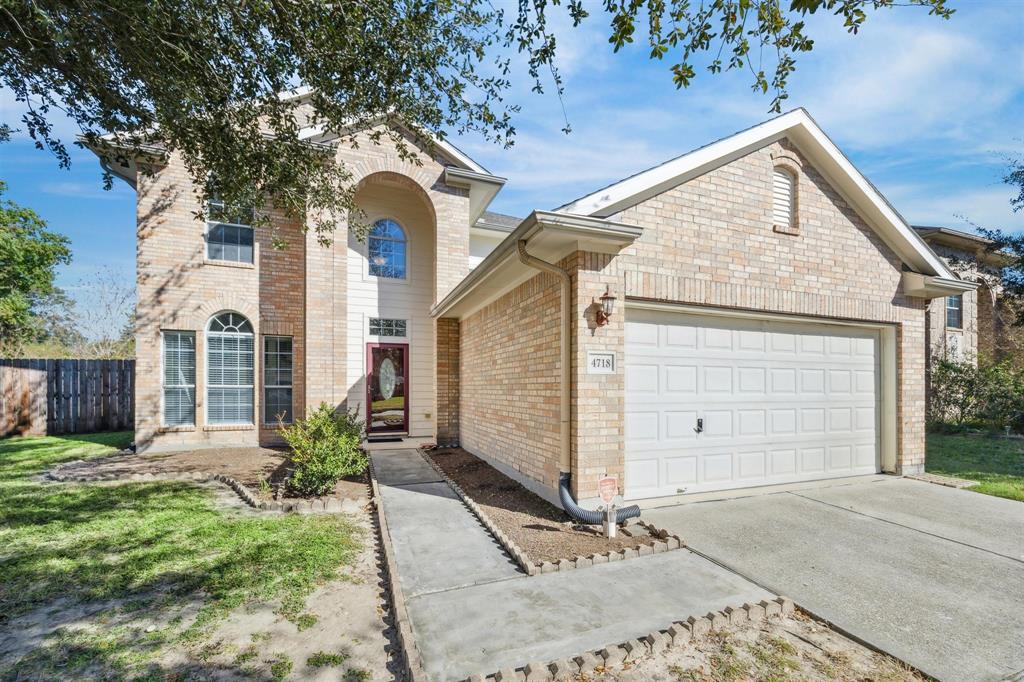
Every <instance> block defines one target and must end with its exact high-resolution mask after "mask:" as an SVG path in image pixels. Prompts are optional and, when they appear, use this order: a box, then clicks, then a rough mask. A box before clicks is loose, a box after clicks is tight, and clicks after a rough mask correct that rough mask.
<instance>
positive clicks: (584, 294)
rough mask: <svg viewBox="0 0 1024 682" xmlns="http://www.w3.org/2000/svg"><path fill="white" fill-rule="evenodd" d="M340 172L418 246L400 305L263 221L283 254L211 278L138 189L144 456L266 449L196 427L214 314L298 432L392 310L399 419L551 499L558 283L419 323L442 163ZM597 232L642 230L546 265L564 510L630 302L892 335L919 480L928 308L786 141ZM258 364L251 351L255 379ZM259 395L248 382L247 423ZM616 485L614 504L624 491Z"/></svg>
mask: <svg viewBox="0 0 1024 682" xmlns="http://www.w3.org/2000/svg"><path fill="white" fill-rule="evenodd" d="M338 155H339V160H340V161H342V162H344V163H345V164H346V166H347V167H348V168H349V170H350V171H351V172H352V173H353V180H354V182H356V183H357V185H358V186H359V187H360V191H361V192H362V194H358V193H357V197H360V196H363V197H365V201H366V202H367V212H368V214H372V215H373V216H375V217H376V216H385V215H388V214H393V215H394V216H396V219H398V220H399V222H401V221H405V222H406V223H410V222H411V223H415V224H416V230H411V231H410V232H409V234H410V235H414V236H415V239H413V237H410V242H409V243H410V244H412V245H413V246H415V248H413V249H412V251H411V252H410V256H409V257H410V258H411V259H414V263H413V265H412V266H411V269H410V272H412V273H420V274H416V275H415V276H416V278H417V279H416V281H415V282H410V286H408V287H405V289H406V293H404V294H403V293H393V292H394V291H397V290H395V289H390V288H389V286H390V285H388V286H385V285H384V284H379V285H378V284H375V283H372V282H368V280H367V278H366V276H365V273H363V272H360V271H357V270H356V269H357V268H360V267H362V265H361V264H364V262H365V260H366V255H365V253H363V252H362V251H361V250H360V249H361V247H360V246H359V244H358V243H355V242H353V241H352V240H347V239H337V240H335V242H334V243H333V244H332V245H331V246H329V247H323V246H321V245H319V244H318V243H317V241H316V236H315V234H314V232H313V231H312V230H310V231H308V232H304V231H303V227H304V226H303V225H299V224H294V223H289V222H287V221H286V220H285V219H284V217H283V216H275V217H274V218H275V224H276V225H277V227H278V228H279V230H280V231H281V235H282V236H283V237H285V239H286V240H287V241H288V243H289V248H288V249H287V250H284V251H274V250H273V249H272V248H271V245H270V243H269V236H268V235H264V234H262V233H259V234H258V235H257V249H256V257H255V263H254V264H253V265H251V266H239V265H226V264H222V263H210V262H206V260H205V258H204V253H205V250H204V248H205V244H204V241H203V233H204V230H205V225H204V224H203V223H201V222H198V221H196V220H195V219H194V217H193V214H194V212H195V211H196V210H197V208H198V207H197V206H195V205H194V202H195V198H194V196H193V194H192V192H191V188H190V187H189V182H188V178H187V176H186V174H185V173H184V170H183V169H182V167H181V165H180V163H178V162H177V160H175V159H173V158H172V159H171V161H170V162H169V163H168V165H167V166H166V167H165V168H162V169H160V171H159V172H158V173H157V174H156V176H155V177H153V178H149V179H141V180H140V184H139V250H138V259H139V311H138V315H139V321H138V324H139V327H138V336H137V341H138V346H137V347H138V360H139V365H138V367H139V374H138V377H139V378H138V382H137V383H138V397H137V405H138V406H139V407H138V409H137V411H136V413H137V432H138V439H139V442H140V444H141V445H143V447H145V446H146V445H149V444H153V445H158V446H159V447H161V448H172V447H173V448H185V447H198V446H207V445H219V444H232V445H239V444H255V443H257V442H260V443H271V442H274V439H275V438H276V437H277V436H276V434H275V432H274V430H273V429H272V428H268V427H267V426H265V425H262V424H260V423H257V424H256V425H253V426H239V427H227V428H223V427H217V428H211V427H208V426H205V413H204V410H203V404H202V403H203V395H204V387H205V386H204V383H205V382H204V381H203V376H204V366H203V363H204V361H205V353H204V352H203V343H202V334H203V330H204V329H205V326H206V324H207V321H208V320H209V318H210V316H211V315H213V314H215V313H217V312H219V311H221V310H234V311H237V312H240V313H242V314H244V315H246V316H247V317H249V319H250V320H251V321H252V323H253V326H254V329H255V332H256V336H257V339H261V338H262V337H263V336H264V335H268V334H274V335H286V336H291V337H292V338H293V340H294V354H295V368H296V369H295V379H294V405H295V412H296V414H297V415H301V414H302V413H303V411H304V409H306V408H308V406H313V405H316V404H318V403H320V402H328V403H329V404H331V405H334V406H338V407H343V406H348V405H349V404H350V403H352V402H353V400H354V398H353V397H352V396H354V395H355V396H357V399H358V396H361V395H364V393H362V392H364V391H365V387H364V385H363V384H361V383H360V382H362V381H363V379H362V377H363V373H364V367H363V362H364V357H365V340H366V331H365V329H364V328H363V327H365V319H364V316H365V315H376V314H381V315H385V316H386V312H387V310H388V309H389V306H392V307H394V306H396V305H397V306H398V308H397V309H401V310H404V311H407V313H403V315H407V317H408V319H409V329H410V334H411V341H410V343H411V344H415V346H416V348H415V350H414V351H413V355H412V357H413V364H414V366H416V367H419V368H420V369H419V370H416V369H415V367H414V372H415V371H421V372H422V371H424V369H425V371H426V372H427V377H426V378H423V377H422V376H420V377H417V375H415V374H414V375H413V379H412V386H413V389H412V390H413V391H416V390H419V391H420V393H419V394H417V395H418V398H417V399H418V400H419V401H421V402H419V403H414V404H416V405H417V407H416V409H417V411H418V412H417V415H414V417H413V418H412V419H410V421H411V422H412V421H416V420H418V421H416V423H417V424H418V425H419V426H418V428H420V429H422V430H423V432H424V435H432V436H433V437H434V438H436V439H437V440H438V441H439V442H442V443H445V444H452V443H456V442H458V443H460V444H461V445H462V446H463V447H465V448H466V449H467V450H469V451H470V452H473V453H475V454H477V455H480V456H481V457H484V458H486V459H488V460H489V461H491V462H493V463H495V464H496V465H498V466H499V467H500V468H502V469H503V470H505V471H506V472H509V473H512V474H513V475H515V476H516V477H517V478H519V479H520V480H522V481H524V482H525V483H527V484H528V485H530V486H531V487H532V488H534V489H535V490H537V491H538V492H541V493H542V494H544V495H545V496H547V497H549V499H550V498H553V497H554V491H555V490H556V489H557V485H558V480H559V473H560V472H559V455H560V453H561V450H560V447H561V441H560V428H559V420H560V397H561V369H562V368H561V359H560V354H559V342H560V334H561V329H562V327H561V323H560V312H559V311H560V287H559V281H558V279H557V278H556V277H555V276H553V275H551V274H546V273H543V274H535V275H532V276H530V277H529V278H528V279H526V280H525V281H523V280H522V278H520V279H518V280H515V282H520V283H518V284H516V285H515V286H513V284H514V283H515V282H513V281H509V282H508V285H507V287H512V288H511V289H510V290H508V289H507V287H506V289H503V290H502V291H504V293H502V294H501V295H499V296H498V297H497V298H495V299H494V300H488V301H487V302H486V303H485V304H483V305H482V306H481V307H478V308H476V309H473V310H471V311H468V312H466V314H465V315H463V316H461V319H458V318H456V317H446V316H443V315H442V316H441V317H440V319H437V320H433V319H432V318H431V317H430V308H431V305H433V304H436V303H437V302H439V301H442V300H443V299H445V296H446V295H447V294H448V293H449V292H451V291H452V290H453V288H455V287H456V285H458V284H459V282H461V281H463V279H464V278H465V277H466V276H467V274H468V273H469V272H470V269H469V254H470V232H469V230H470V228H469V222H470V196H469V190H467V189H465V188H463V187H453V186H449V185H448V184H446V183H445V181H444V178H445V167H444V162H443V161H442V159H441V158H429V157H425V158H421V160H422V163H421V164H413V163H409V162H405V161H402V160H401V159H400V157H399V155H398V153H397V152H396V150H395V149H394V148H393V147H392V146H391V145H390V144H389V143H387V142H385V143H384V144H383V145H376V144H374V143H373V142H372V141H370V139H369V137H368V136H367V137H365V139H361V141H360V144H359V146H358V148H350V147H348V146H344V147H342V148H340V149H339V152H338ZM777 166H784V167H785V168H786V169H787V170H788V171H789V172H791V173H792V174H793V175H794V176H795V182H796V187H797V193H796V206H797V212H796V220H795V221H794V223H793V224H792V225H788V226H786V227H785V229H781V230H780V229H777V228H778V226H775V225H773V224H772V174H773V169H775V168H776V167H777ZM610 220H612V221H615V222H616V223H620V224H625V225H632V226H637V227H640V228H642V235H641V236H640V237H639V238H638V239H636V241H635V242H633V243H632V245H630V246H628V247H626V248H625V249H623V250H622V251H621V252H619V253H618V254H616V255H609V254H607V253H596V252H592V251H584V250H578V249H580V248H583V247H580V246H578V245H577V246H575V247H574V249H569V250H567V251H561V252H559V255H560V257H561V258H562V260H561V261H560V262H559V263H558V265H559V266H560V267H562V268H563V269H565V270H566V271H567V272H568V273H569V274H570V277H571V280H572V296H571V300H570V301H569V312H570V315H571V331H570V349H571V356H570V357H571V367H570V377H571V386H570V388H571V405H572V409H571V418H570V461H571V473H572V474H573V476H572V485H573V493H574V494H575V495H576V496H577V498H578V499H581V500H592V499H593V498H594V497H595V496H596V495H597V481H598V479H599V478H600V477H602V476H605V475H612V476H616V477H618V478H619V479H620V480H622V479H623V478H624V476H625V454H624V452H625V430H624V414H625V409H626V405H625V378H624V365H625V363H624V361H623V360H624V358H625V357H626V354H627V352H628V349H627V347H626V341H625V319H626V308H627V307H628V306H629V304H630V302H640V301H643V302H659V303H670V304H671V303H675V304H686V305H690V306H705V307H714V308H728V309H735V310H737V311H757V312H761V313H774V314H779V315H790V316H801V317H805V318H808V317H809V318H822V319H825V318H827V319H832V320H843V321H852V322H860V323H865V324H875V325H882V326H884V327H885V328H886V329H890V330H892V336H893V337H894V338H895V358H896V360H895V361H896V375H897V377H898V380H897V385H896V395H895V406H894V409H895V411H896V415H895V423H896V445H895V449H896V452H895V453H892V454H893V458H894V459H895V462H896V465H895V466H896V470H897V472H900V473H910V472H917V471H919V470H921V469H922V468H923V464H924V456H925V453H924V422H925V420H924V411H925V355H926V354H925V352H924V348H925V332H926V329H925V303H926V302H925V300H924V299H919V298H913V297H908V296H906V295H904V294H903V293H902V274H903V269H904V265H903V261H902V259H901V258H900V256H898V255H897V254H896V253H895V252H893V251H892V250H891V249H890V248H889V247H888V246H887V245H886V243H885V242H884V241H883V240H882V239H881V238H880V237H879V236H878V234H876V232H875V231H874V230H873V229H872V228H871V227H870V226H869V225H868V224H867V223H866V222H865V221H864V220H863V219H862V218H861V216H860V215H859V214H858V213H857V212H856V211H855V210H854V209H853V208H852V207H851V206H850V205H849V204H848V203H847V201H846V200H845V199H844V198H843V196H841V194H840V193H839V192H838V191H836V189H834V188H833V187H832V186H831V185H830V184H829V183H828V181H826V179H825V177H824V176H823V175H822V174H820V173H819V172H818V171H817V170H816V169H815V167H814V166H813V165H812V164H811V162H810V161H809V160H808V159H807V158H806V157H805V156H804V155H802V154H801V152H800V151H799V150H798V149H797V147H796V146H795V145H793V144H791V143H790V142H789V141H788V140H786V139H785V138H783V139H782V140H781V141H777V142H772V143H769V144H765V145H764V146H762V147H761V148H759V149H756V150H754V151H750V152H748V153H746V154H745V155H743V156H741V157H739V158H736V159H735V160H732V161H730V162H728V163H724V164H722V165H720V166H719V167H717V168H715V169H713V170H710V171H707V172H704V173H703V174H701V175H698V176H697V177H694V178H692V179H690V180H687V181H685V182H681V183H680V184H678V185H676V186H674V187H670V188H668V189H665V190H663V191H662V192H661V193H660V194H657V195H655V196H653V197H649V198H647V199H644V200H640V201H638V202H637V203H635V204H634V205H631V206H629V207H628V208H625V209H623V210H621V211H620V212H619V213H617V214H616V215H613V216H610ZM340 222H341V223H342V224H344V220H342V221H340ZM428 223H429V224H428ZM343 229H344V228H343ZM572 243H573V244H577V242H572ZM587 248H597V247H593V246H591V247H587ZM415 259H419V260H415ZM416 268H420V269H419V270H417V269H416ZM431 273H432V281H428V280H431V277H430V274H431ZM606 286H610V287H611V290H612V292H613V293H614V294H615V295H616V296H617V297H618V308H617V310H616V312H615V314H613V315H612V317H611V319H610V321H609V323H608V324H606V325H603V326H598V325H597V324H596V316H595V315H596V312H597V310H598V303H597V299H598V297H599V296H600V295H601V294H602V293H603V292H604V290H605V287H606ZM424 291H425V292H426V295H425V296H424V295H423V292H424ZM395 296H399V297H401V296H404V297H405V298H404V299H402V300H401V301H396V299H395V298H394V297H395ZM973 297H974V294H971V295H970V298H969V300H971V301H974V298H973ZM967 298H968V297H966V296H965V299H967ZM481 303H484V302H483V301H481ZM971 305H974V304H973V303H971ZM402 306H404V307H402ZM965 308H966V306H965ZM965 312H966V310H965ZM178 329H185V330H193V331H195V332H196V335H197V341H198V343H197V348H198V352H197V392H196V393H197V410H196V425H195V426H194V427H189V428H182V427H179V428H175V429H162V428H161V426H160V410H159V405H160V396H161V383H160V381H161V379H160V377H161V372H160V362H161V358H160V332H161V330H178ZM257 348H258V349H259V348H260V345H259V344H257ZM590 351H606V352H607V351H611V352H613V353H614V354H615V357H616V358H618V360H619V361H618V363H617V367H616V371H615V372H613V373H610V374H591V373H588V372H587V367H586V364H587V356H588V352H590ZM261 364H262V357H261V354H260V353H259V352H258V353H257V358H256V366H257V376H259V375H260V372H259V368H260V366H261ZM260 389H261V384H259V383H258V385H257V387H256V406H257V407H256V413H257V415H260V404H259V403H260V397H261V393H262V391H261V390H260ZM424 396H425V397H424ZM146 406H149V408H148V409H147V407H146ZM413 435H417V436H419V435H420V434H419V433H417V434H413ZM624 483H625V486H626V487H627V489H628V486H629V481H628V480H625V481H624Z"/></svg>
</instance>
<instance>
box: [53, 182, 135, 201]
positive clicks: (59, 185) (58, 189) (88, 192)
mask: <svg viewBox="0 0 1024 682" xmlns="http://www.w3.org/2000/svg"><path fill="white" fill-rule="evenodd" d="M122 188H123V185H122V184H120V183H115V184H114V188H113V189H111V190H110V191H107V190H104V189H103V183H102V182H101V181H100V180H99V179H98V178H97V180H96V182H95V183H84V182H44V183H42V184H40V185H39V189H40V191H42V192H43V193H44V194H52V195H54V196H59V197H71V198H75V199H102V200H107V201H109V200H120V199H123V198H124V197H125V196H126V192H124V191H123V189H122ZM125 189H126V188H125ZM129 194H134V193H129Z"/></svg>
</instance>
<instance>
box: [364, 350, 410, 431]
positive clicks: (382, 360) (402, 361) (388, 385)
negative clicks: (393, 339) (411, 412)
mask: <svg viewBox="0 0 1024 682" xmlns="http://www.w3.org/2000/svg"><path fill="white" fill-rule="evenodd" d="M408 353H409V346H408V345H406V344H397V343H395V344H383V343H382V344H369V345H368V346H367V358H366V359H367V377H366V403H367V406H368V408H367V423H366V430H367V432H369V433H375V432H376V433H380V432H391V433H402V432H406V433H407V432H408V407H409V405H408V399H409V395H408V390H409V387H408V385H407V376H408V374H407V371H408Z"/></svg>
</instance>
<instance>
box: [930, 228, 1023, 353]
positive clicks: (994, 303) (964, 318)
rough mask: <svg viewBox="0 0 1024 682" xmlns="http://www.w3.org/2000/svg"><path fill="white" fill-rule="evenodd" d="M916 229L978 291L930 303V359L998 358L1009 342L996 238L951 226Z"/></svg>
mask: <svg viewBox="0 0 1024 682" xmlns="http://www.w3.org/2000/svg"><path fill="white" fill-rule="evenodd" d="M914 229H915V230H916V231H917V233H918V234H919V235H921V237H922V238H923V239H924V240H925V242H927V244H928V245H929V246H930V247H931V248H932V250H933V251H935V253H936V254H938V256H939V257H940V258H942V260H943V261H945V262H946V264H947V265H948V266H949V268H950V269H951V270H952V271H953V272H955V273H956V274H957V276H958V277H960V278H961V279H964V280H967V281H970V282H976V283H977V284H978V288H977V289H976V290H974V291H967V292H965V293H963V294H957V295H955V296H948V297H944V298H941V299H936V300H934V301H932V302H931V303H930V305H929V306H928V310H927V314H926V319H927V325H926V330H927V333H928V343H927V352H928V359H929V362H930V361H931V358H934V357H949V358H952V359H963V360H967V361H968V362H977V361H978V358H979V357H987V358H990V359H999V356H1000V355H1001V354H1002V353H1003V352H1004V351H1005V349H1006V347H1007V337H1006V332H1007V326H1008V325H1007V320H1006V319H1004V317H1005V311H1003V310H1002V309H1001V306H1000V301H999V294H1000V282H1001V275H1000V273H1001V267H1002V260H1001V258H1000V256H999V254H996V253H993V252H992V248H991V247H992V242H991V240H989V239H986V238H985V237H981V236H979V235H976V234H971V233H969V232H963V231H962V230H954V229H953V228H949V227H929V226H923V225H915V226H914Z"/></svg>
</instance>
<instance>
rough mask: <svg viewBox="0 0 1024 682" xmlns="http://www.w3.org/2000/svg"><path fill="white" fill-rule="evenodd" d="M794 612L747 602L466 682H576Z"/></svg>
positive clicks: (779, 603) (780, 603)
mask: <svg viewBox="0 0 1024 682" xmlns="http://www.w3.org/2000/svg"><path fill="white" fill-rule="evenodd" d="M795 610H796V607H795V605H794V604H793V600H791V599H789V598H788V597H776V598H775V599H773V600H771V601H768V600H762V601H760V602H758V603H757V604H750V603H747V604H744V605H743V606H741V607H732V606H727V607H725V609H723V610H722V611H711V612H709V613H707V614H706V615H704V616H690V617H689V618H687V619H686V620H681V621H676V622H674V623H672V624H671V625H670V626H669V627H668V628H666V629H664V630H656V631H654V632H651V633H650V634H647V635H644V636H643V637H639V638H637V639H629V640H626V641H625V642H622V643H621V644H615V645H609V646H606V647H604V648H603V649H601V650H600V651H585V652H583V653H581V654H579V655H576V656H572V657H569V658H561V659H558V660H557V661H551V662H550V663H544V662H542V661H537V662H531V663H527V664H526V665H524V666H520V667H517V668H502V669H501V670H499V671H497V672H495V673H492V674H489V675H483V674H479V673H478V674H476V675H472V676H470V677H469V678H468V682H492V681H493V682H508V681H511V680H515V681H516V682H523V681H524V680H525V682H541V681H543V682H548V681H550V680H575V679H577V678H578V677H579V676H581V675H582V676H587V675H591V674H592V673H593V672H594V671H595V670H596V669H597V668H601V667H603V668H611V667H613V666H617V665H622V664H623V663H628V662H632V661H636V660H638V659H640V658H642V657H644V656H647V655H650V654H658V653H661V652H663V651H665V650H666V649H668V648H669V647H682V646H686V645H687V644H689V643H690V641H691V640H692V639H693V638H695V637H702V636H704V635H706V634H708V633H709V632H713V631H720V630H724V629H726V628H727V627H735V626H737V625H741V624H743V623H746V622H748V621H749V622H752V623H756V622H759V621H761V620H764V619H765V618H781V617H783V616H788V615H790V614H792V613H793V612H794V611H795Z"/></svg>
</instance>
